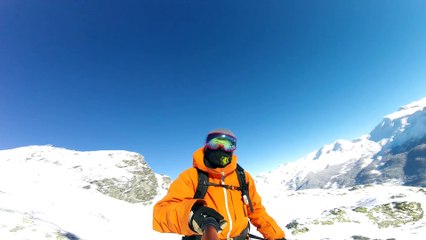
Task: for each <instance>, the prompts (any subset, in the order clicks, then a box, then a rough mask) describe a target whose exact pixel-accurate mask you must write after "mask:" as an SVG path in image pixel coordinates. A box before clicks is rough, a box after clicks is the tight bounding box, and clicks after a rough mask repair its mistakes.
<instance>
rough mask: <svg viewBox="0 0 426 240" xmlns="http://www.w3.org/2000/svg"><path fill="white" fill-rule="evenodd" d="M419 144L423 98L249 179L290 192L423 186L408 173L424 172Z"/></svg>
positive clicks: (424, 136)
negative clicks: (356, 133) (352, 135)
mask: <svg viewBox="0 0 426 240" xmlns="http://www.w3.org/2000/svg"><path fill="white" fill-rule="evenodd" d="M423 144H426V98H423V99H420V100H418V101H414V102H412V103H409V104H407V105H404V106H402V107H401V108H399V110H398V111H396V112H394V113H391V114H388V115H386V116H385V117H384V119H383V120H382V121H381V122H380V123H379V124H378V125H377V126H376V127H375V128H374V129H373V130H372V131H371V132H370V133H369V134H366V135H363V136H361V137H359V138H356V139H353V140H344V139H340V140H336V141H335V142H333V143H331V144H326V145H324V146H323V147H321V148H320V149H318V150H316V151H313V152H311V153H309V154H307V155H306V156H305V157H302V158H300V159H298V160H296V161H295V162H290V163H286V164H282V165H281V166H280V167H278V168H277V169H274V170H271V171H269V172H264V173H260V174H258V175H256V176H255V180H256V183H257V184H258V185H260V186H266V185H270V184H272V185H274V186H275V187H277V188H279V189H292V190H300V189H309V188H343V187H351V186H355V185H358V184H373V183H376V182H377V183H394V184H402V185H404V184H406V185H409V186H420V187H425V186H426V177H425V176H422V175H421V174H416V173H418V172H419V171H415V170H414V169H413V168H414V167H417V168H419V167H420V171H421V170H425V171H426V166H425V165H426V159H425V156H426V153H425V152H424V151H423V149H424V148H425V147H423ZM413 156H415V157H413ZM404 169H405V170H404ZM413 184H414V185H413Z"/></svg>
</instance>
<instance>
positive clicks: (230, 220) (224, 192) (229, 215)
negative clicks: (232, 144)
mask: <svg viewBox="0 0 426 240" xmlns="http://www.w3.org/2000/svg"><path fill="white" fill-rule="evenodd" d="M222 185H225V172H222ZM223 194H224V196H225V207H226V213H227V214H228V219H229V232H228V234H227V235H226V238H229V237H230V235H231V231H232V218H231V213H230V212H229V205H228V194H227V193H226V188H223Z"/></svg>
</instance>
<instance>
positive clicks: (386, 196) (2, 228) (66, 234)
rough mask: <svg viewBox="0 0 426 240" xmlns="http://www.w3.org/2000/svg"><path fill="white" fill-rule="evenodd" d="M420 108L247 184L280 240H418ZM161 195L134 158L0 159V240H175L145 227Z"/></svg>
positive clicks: (7, 153) (28, 152) (35, 153)
mask: <svg viewBox="0 0 426 240" xmlns="http://www.w3.org/2000/svg"><path fill="white" fill-rule="evenodd" d="M425 106H426V98H425V99H422V100H420V101H418V102H414V103H412V104H409V105H406V106H404V107H402V108H401V109H400V110H399V111H398V112H395V113H393V114H390V115H388V116H386V117H385V119H384V120H383V122H382V123H380V124H379V125H378V126H377V127H376V128H375V129H374V130H373V131H372V132H371V133H370V134H368V135H365V136H362V137H360V138H358V139H355V140H352V141H349V140H337V141H336V142H334V143H332V144H328V145H325V146H323V147H322V148H321V149H319V150H318V151H315V152H312V153H310V154H308V155H307V156H306V157H304V158H302V159H299V160H298V161H296V162H292V163H288V164H285V165H283V166H281V167H280V168H278V169H276V170H273V171H271V172H268V173H265V174H262V175H259V176H256V177H255V179H256V182H257V183H256V185H257V189H258V191H259V192H260V194H261V196H262V199H263V203H264V205H265V207H266V209H267V210H268V212H269V213H270V214H271V215H272V216H273V217H274V219H275V220H276V221H277V222H278V224H279V225H280V226H282V227H283V228H284V230H285V232H286V234H287V239H291V240H297V239H300V240H305V239H306V240H311V239H324V240H325V239H328V240H344V239H347V240H355V239H358V240H360V239H362V240H368V239H383V240H384V239H407V238H408V239H411V240H420V239H424V236H425V233H426V218H425V217H424V209H425V206H426V188H425V180H424V178H425V175H426V174H425V165H426V164H425V157H426V154H425V149H426V147H425V146H426V141H425V139H426V137H425V129H426V127H425V126H426V118H425ZM389 183H393V184H389ZM395 183H396V184H395ZM169 185H170V178H169V177H167V176H164V175H159V174H157V173H155V172H154V171H153V170H152V169H151V168H150V167H149V165H148V164H147V162H146V161H145V159H144V157H143V156H142V155H140V154H138V153H134V152H127V151H90V152H81V151H74V150H68V149H63V148H57V147H53V146H29V147H21V148H16V149H9V150H0V239H1V240H3V239H4V240H27V239H28V240H44V239H56V240H98V239H99V240H116V239H126V240H127V239H129V240H133V239H135V240H136V239H140V240H180V239H181V236H179V235H176V234H164V233H157V232H154V231H153V230H152V227H151V226H152V207H153V204H154V203H155V202H157V201H158V200H159V199H160V198H162V197H163V196H164V195H165V193H166V191H167V189H168V186H169ZM401 185H409V186H401ZM251 232H252V233H255V234H258V233H257V232H256V230H255V228H252V230H251ZM258 235H259V234H258Z"/></svg>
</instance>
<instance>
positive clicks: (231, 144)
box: [206, 135, 237, 152]
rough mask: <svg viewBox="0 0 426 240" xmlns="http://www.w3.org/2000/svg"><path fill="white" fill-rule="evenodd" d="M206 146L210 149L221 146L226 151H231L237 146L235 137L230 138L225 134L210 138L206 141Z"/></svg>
mask: <svg viewBox="0 0 426 240" xmlns="http://www.w3.org/2000/svg"><path fill="white" fill-rule="evenodd" d="M206 146H207V147H208V148H210V149H212V150H217V149H219V148H222V149H223V150H225V151H227V152H232V151H234V150H235V149H236V148H237V146H236V141H235V138H232V137H230V136H227V135H222V136H218V137H214V138H212V139H210V140H209V141H208V142H207V143H206Z"/></svg>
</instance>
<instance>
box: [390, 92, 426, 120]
mask: <svg viewBox="0 0 426 240" xmlns="http://www.w3.org/2000/svg"><path fill="white" fill-rule="evenodd" d="M425 107H426V97H425V98H422V99H420V100H417V101H414V102H412V103H410V104H407V105H405V106H402V107H401V108H400V109H399V111H397V112H394V113H391V114H388V115H386V116H385V118H387V119H390V120H395V119H399V118H404V117H406V116H410V115H413V114H414V113H415V112H417V111H422V110H423V109H424V108H425Z"/></svg>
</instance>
